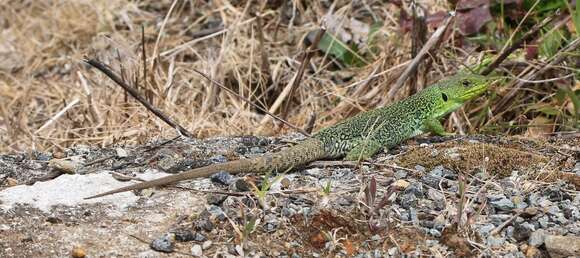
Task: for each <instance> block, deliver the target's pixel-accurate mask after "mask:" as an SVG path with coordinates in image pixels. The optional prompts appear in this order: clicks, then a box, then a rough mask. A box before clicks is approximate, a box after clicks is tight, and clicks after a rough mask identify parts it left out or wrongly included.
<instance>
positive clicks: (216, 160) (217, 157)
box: [209, 155, 228, 163]
mask: <svg viewBox="0 0 580 258" xmlns="http://www.w3.org/2000/svg"><path fill="white" fill-rule="evenodd" d="M209 160H210V161H211V162H213V163H225V162H228V158H226V156H224V155H215V156H213V157H211V158H209Z"/></svg>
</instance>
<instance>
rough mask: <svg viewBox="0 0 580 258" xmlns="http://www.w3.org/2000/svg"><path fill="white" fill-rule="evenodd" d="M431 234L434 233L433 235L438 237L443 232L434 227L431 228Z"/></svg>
mask: <svg viewBox="0 0 580 258" xmlns="http://www.w3.org/2000/svg"><path fill="white" fill-rule="evenodd" d="M429 234H430V235H432V236H433V237H436V238H440V237H441V232H439V230H437V229H434V228H432V229H429Z"/></svg>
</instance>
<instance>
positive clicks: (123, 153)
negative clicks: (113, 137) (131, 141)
mask: <svg viewBox="0 0 580 258" xmlns="http://www.w3.org/2000/svg"><path fill="white" fill-rule="evenodd" d="M115 153H116V154H117V157H119V158H126V157H128V156H129V154H127V151H126V150H125V149H123V148H115Z"/></svg>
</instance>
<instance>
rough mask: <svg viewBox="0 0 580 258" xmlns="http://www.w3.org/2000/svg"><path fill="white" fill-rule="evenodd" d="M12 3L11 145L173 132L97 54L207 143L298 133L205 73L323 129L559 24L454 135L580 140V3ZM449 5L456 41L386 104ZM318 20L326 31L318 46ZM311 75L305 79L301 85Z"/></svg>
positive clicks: (2, 52) (301, 123) (4, 33)
mask: <svg viewBox="0 0 580 258" xmlns="http://www.w3.org/2000/svg"><path fill="white" fill-rule="evenodd" d="M2 2H3V3H2V4H0V28H1V34H0V151H1V152H12V151H26V150H44V151H62V150H63V149H64V148H66V147H67V146H70V145H73V144H88V145H99V146H108V145H111V144H139V143H144V142H147V141H149V140H151V139H156V138H168V137H173V136H175V135H176V131H175V129H173V128H171V127H169V126H167V125H166V124H165V123H163V122H161V121H160V120H159V119H158V118H157V117H155V116H153V115H152V114H151V113H149V112H148V111H147V110H146V109H145V108H143V107H142V106H141V105H140V104H139V103H138V102H136V101H135V100H134V99H132V98H131V97H130V96H128V95H127V94H126V93H125V92H124V91H123V90H122V89H121V88H119V87H117V86H116V85H115V84H114V83H113V82H112V81H110V80H109V79H108V78H107V77H105V76H104V75H103V74H101V73H100V72H98V71H97V70H96V69H90V67H89V66H88V65H86V64H85V63H83V61H82V60H83V58H84V57H90V58H98V59H99V60H100V61H102V62H104V63H106V64H108V65H109V66H110V68H111V69H112V70H114V71H116V72H117V73H118V74H119V75H120V76H121V77H122V78H124V79H125V80H126V81H127V82H130V83H131V84H132V85H134V86H135V87H136V88H138V91H139V92H140V94H142V96H144V97H145V98H146V99H147V100H148V101H149V102H151V103H152V104H153V105H154V106H155V107H157V108H158V109H160V110H162V111H163V112H164V113H166V114H167V115H168V116H170V117H171V118H172V119H173V120H175V121H177V122H178V123H179V124H181V125H183V126H184V127H185V128H186V129H187V130H188V131H190V132H192V133H193V134H194V135H195V136H196V137H209V136H215V135H246V134H255V135H279V134H284V133H288V132H290V131H293V129H291V128H289V127H287V126H284V125H283V124H281V123H278V122H275V121H272V119H271V118H269V117H268V116H267V115H266V114H265V113H264V112H263V111H262V110H261V109H259V108H255V107H254V106H252V105H249V104H248V103H247V102H244V101H243V100H240V98H238V97H237V96H235V95H233V94H230V93H228V92H226V91H224V90H222V89H220V88H219V87H217V86H216V85H215V84H212V83H211V82H208V81H207V80H205V79H204V78H203V77H201V76H200V75H198V74H196V73H195V72H194V71H193V69H196V70H200V71H202V72H203V73H205V74H207V75H208V76H210V77H211V78H212V79H214V80H216V81H218V82H223V84H224V85H225V87H227V88H229V89H231V90H233V91H235V92H236V93H237V94H239V95H241V96H244V97H246V98H249V99H251V101H252V102H253V103H255V104H256V105H257V106H259V107H261V108H262V109H266V110H269V111H270V112H272V113H275V114H277V115H279V116H281V117H283V118H286V119H287V120H288V121H289V122H290V123H292V124H294V125H296V126H297V127H301V128H306V127H314V128H315V129H314V130H316V129H318V128H320V127H322V126H328V125H330V124H333V123H335V122H337V121H339V120H341V119H344V118H346V117H349V116H351V115H353V114H355V113H358V112H361V111H365V110H369V109H372V108H376V107H378V106H382V105H387V104H389V103H390V102H392V101H394V100H396V99H400V98H403V97H405V96H407V95H409V94H412V93H414V92H416V91H417V90H420V89H422V88H424V87H426V86H428V85H429V84H430V83H433V82H435V81H437V80H439V79H441V78H444V77H445V76H447V75H449V74H453V73H456V72H457V71H460V70H464V71H469V69H474V68H477V67H478V66H480V65H481V64H482V62H483V61H485V60H489V59H490V58H493V57H494V56H496V55H497V53H498V52H501V51H502V49H504V48H505V47H506V46H508V45H510V44H512V43H513V42H517V41H518V40H519V39H520V38H521V37H522V36H524V35H525V34H526V33H527V32H528V31H529V30H531V29H533V28H534V26H537V24H540V23H542V22H543V21H546V19H549V22H548V23H547V24H546V25H545V26H543V27H542V28H541V29H540V31H539V33H538V34H537V35H535V36H534V37H532V39H531V40H527V41H525V42H523V44H522V46H521V47H520V48H518V49H516V50H515V51H514V52H513V53H511V54H510V55H509V56H508V58H507V59H506V60H505V61H504V62H502V63H501V65H500V66H499V67H498V68H497V69H495V71H494V73H493V74H494V75H499V76H505V77H506V79H505V80H504V81H502V83H500V84H497V85H494V87H493V88H492V89H490V91H489V92H488V94H487V95H486V96H484V97H481V98H480V99H478V100H476V101H473V102H471V103H470V104H469V105H467V106H465V107H464V108H462V109H461V110H459V111H458V112H456V113H455V114H453V115H452V116H451V117H450V118H449V119H448V121H447V122H446V126H447V127H448V129H452V130H455V131H457V132H459V133H461V134H467V133H486V134H510V135H521V136H524V137H536V138H544V137H548V136H554V135H556V136H558V137H578V129H579V123H578V119H579V110H580V83H579V82H578V76H579V75H580V73H579V69H578V67H580V66H579V64H580V58H579V51H578V48H577V46H578V38H579V37H578V36H579V35H580V31H579V30H578V28H579V26H580V8H578V5H577V3H576V1H566V0H542V1H539V0H472V1H462V0H459V1H457V0H455V1H452V0H449V1H442V0H425V1H402V0H401V1H299V0H270V1H267V0H261V1H259V0H255V1H236V0H230V1H226V0H218V1H195V0H192V1H185V0H183V1H180V0H161V1H149V0H145V1H120V0H92V1H89V0H76V1H73V0H68V1H67V0H47V1H22V0H21V1H12V0H4V1H2ZM450 11H455V13H456V16H455V17H454V18H453V21H452V22H451V25H450V26H449V27H448V28H447V29H446V31H445V33H444V35H443V36H442V37H441V39H440V40H439V41H438V42H437V44H436V45H435V47H433V48H431V49H430V51H429V52H428V54H427V57H426V58H425V59H424V60H423V61H422V62H421V63H420V65H419V66H418V67H417V69H416V72H414V73H412V74H411V75H410V77H409V78H408V79H407V80H406V81H405V84H404V85H403V86H404V87H402V88H401V89H400V90H397V91H396V92H395V93H396V95H395V96H393V98H391V97H390V96H387V94H388V92H389V90H390V89H391V87H392V86H393V84H394V83H395V82H396V81H397V79H399V77H400V76H401V74H402V72H403V71H404V70H405V67H406V66H407V65H409V63H410V62H411V60H412V59H413V57H414V56H416V55H417V53H418V52H419V50H420V49H421V48H422V47H423V46H424V44H425V43H426V42H427V40H428V39H429V38H430V37H431V35H432V33H433V32H434V31H435V30H436V29H437V28H439V27H441V26H443V24H445V22H446V21H447V19H450V18H449V12H450ZM321 25H323V26H324V28H326V33H325V34H324V36H323V37H322V38H321V39H320V41H318V42H315V41H317V40H316V35H317V32H318V31H320V29H321ZM313 43H315V45H314V46H312V47H311V45H313ZM574 46H575V47H574ZM143 54H145V56H144V55H143ZM305 55H308V58H305ZM304 60H306V61H307V62H305V64H304V65H302V62H303V61H304ZM301 67H303V68H302V69H303V72H304V75H303V76H301V77H300V76H296V74H297V73H298V72H299V70H300V69H301ZM296 77H299V78H298V79H297V80H299V83H298V84H297V85H295V86H294V85H293V83H292V82H293V80H294V79H295V78H296ZM515 78H520V79H515ZM530 81H533V82H534V83H529V82H530ZM310 125H312V126H310Z"/></svg>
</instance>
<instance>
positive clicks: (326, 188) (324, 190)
mask: <svg viewBox="0 0 580 258" xmlns="http://www.w3.org/2000/svg"><path fill="white" fill-rule="evenodd" d="M331 190H332V180H331V179H329V180H328V181H326V184H325V185H324V186H323V187H322V195H325V196H328V195H330V192H331Z"/></svg>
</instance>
